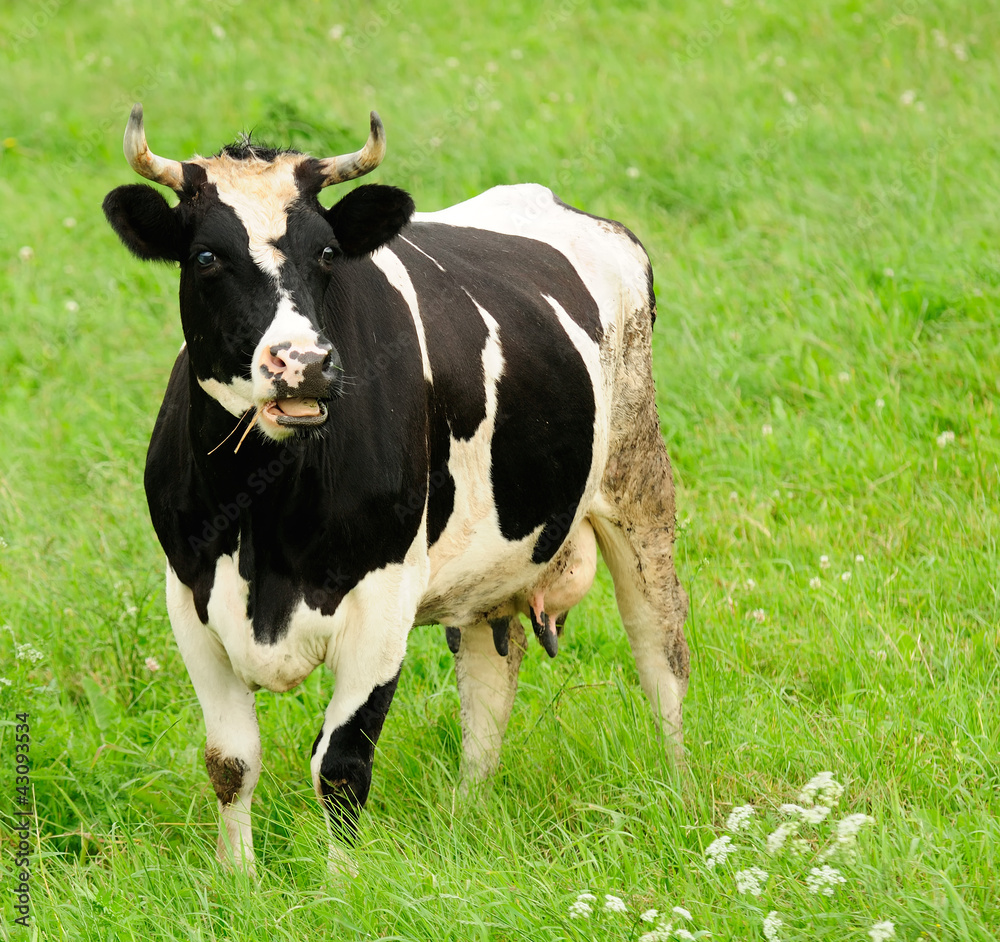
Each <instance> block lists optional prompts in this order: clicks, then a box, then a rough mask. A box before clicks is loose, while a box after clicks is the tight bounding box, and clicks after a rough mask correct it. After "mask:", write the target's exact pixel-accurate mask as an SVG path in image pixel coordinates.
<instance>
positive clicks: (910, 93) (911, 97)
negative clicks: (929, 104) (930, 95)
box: [899, 88, 917, 108]
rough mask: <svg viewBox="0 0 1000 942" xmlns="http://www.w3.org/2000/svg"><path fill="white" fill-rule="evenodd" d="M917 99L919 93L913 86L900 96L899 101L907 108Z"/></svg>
mask: <svg viewBox="0 0 1000 942" xmlns="http://www.w3.org/2000/svg"><path fill="white" fill-rule="evenodd" d="M916 100H917V93H916V92H915V91H914V90H913V89H912V88H908V89H907V90H906V91H905V92H903V94H902V95H900V96H899V103H900V104H901V105H905V106H906V107H907V108H908V107H909V106H910V105H912V104H913V103H914V102H915V101H916Z"/></svg>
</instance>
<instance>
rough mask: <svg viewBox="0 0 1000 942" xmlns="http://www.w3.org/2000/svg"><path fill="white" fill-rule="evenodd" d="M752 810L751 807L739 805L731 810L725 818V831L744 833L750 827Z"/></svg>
mask: <svg viewBox="0 0 1000 942" xmlns="http://www.w3.org/2000/svg"><path fill="white" fill-rule="evenodd" d="M753 814H754V810H753V805H740V806H739V807H737V808H733V810H732V811H730V812H729V817H728V818H726V830H727V831H733V832H734V833H735V832H736V831H745V830H746V829H747V828H748V827H750V818H752V817H753Z"/></svg>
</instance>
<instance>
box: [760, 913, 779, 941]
mask: <svg viewBox="0 0 1000 942" xmlns="http://www.w3.org/2000/svg"><path fill="white" fill-rule="evenodd" d="M783 925H784V923H783V922H782V921H781V919H780V918H779V916H778V914H777V912H776V911H775V910H773V909H772V910H771V911H770V912H769V913H768V914H767V915H766V916H765V917H764V938H765V939H767V942H777V939H778V930H779V929H780V928H781V927H782V926H783Z"/></svg>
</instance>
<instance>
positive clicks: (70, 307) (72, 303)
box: [63, 298, 80, 314]
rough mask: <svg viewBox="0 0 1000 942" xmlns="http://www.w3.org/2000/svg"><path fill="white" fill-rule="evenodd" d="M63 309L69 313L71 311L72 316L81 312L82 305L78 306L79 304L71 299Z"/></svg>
mask: <svg viewBox="0 0 1000 942" xmlns="http://www.w3.org/2000/svg"><path fill="white" fill-rule="evenodd" d="M63 307H64V308H65V309H66V310H67V311H69V312H70V314H75V313H76V312H77V311H79V310H80V305H79V304H78V303H77V302H76V301H74V300H73V299H72V298H70V299H69V300H68V301H67V302H66V303H65V304H64V305H63Z"/></svg>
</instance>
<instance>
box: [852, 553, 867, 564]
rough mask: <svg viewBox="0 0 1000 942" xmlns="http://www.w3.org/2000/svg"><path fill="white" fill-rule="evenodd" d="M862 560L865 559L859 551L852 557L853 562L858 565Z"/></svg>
mask: <svg viewBox="0 0 1000 942" xmlns="http://www.w3.org/2000/svg"><path fill="white" fill-rule="evenodd" d="M864 561H865V558H864V556H862V555H861V554H860V553H858V555H857V556H855V557H854V562H855V564H856V565H858V566H860V565H861V564H862V563H863V562H864Z"/></svg>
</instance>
